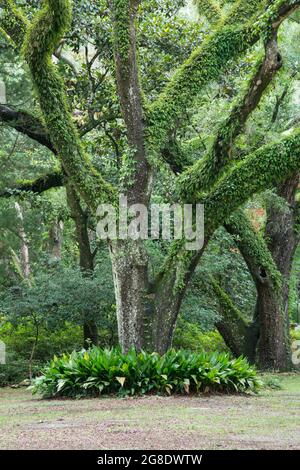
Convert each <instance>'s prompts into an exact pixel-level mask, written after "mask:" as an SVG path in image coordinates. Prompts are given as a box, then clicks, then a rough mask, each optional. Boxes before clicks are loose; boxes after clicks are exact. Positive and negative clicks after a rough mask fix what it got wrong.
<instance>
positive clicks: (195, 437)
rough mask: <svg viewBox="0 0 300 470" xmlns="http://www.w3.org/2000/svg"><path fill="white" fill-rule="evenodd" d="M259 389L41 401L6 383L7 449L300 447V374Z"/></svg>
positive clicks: (2, 439)
mask: <svg viewBox="0 0 300 470" xmlns="http://www.w3.org/2000/svg"><path fill="white" fill-rule="evenodd" d="M280 380H281V382H282V387H283V388H282V390H269V391H264V392H262V393H261V394H260V395H259V396H232V395H231V396H228V395H227V396H200V397H145V398H135V399H131V398H130V399H129V398H127V399H113V398H101V399H88V400H41V399H39V398H36V397H32V396H31V393H30V392H29V391H27V390H24V389H10V388H5V389H0V449H97V450H102V449H145V450H146V449H166V450H169V449H170V450H173V449H201V450H202V449H300V419H299V410H300V375H288V376H283V377H281V378H280Z"/></svg>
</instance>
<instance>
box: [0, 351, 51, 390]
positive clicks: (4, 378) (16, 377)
mask: <svg viewBox="0 0 300 470" xmlns="http://www.w3.org/2000/svg"><path fill="white" fill-rule="evenodd" d="M6 360H7V364H0V387H6V386H7V385H12V384H14V385H15V384H19V383H20V382H22V381H23V380H25V379H29V363H28V361H25V360H24V359H22V358H20V357H18V356H16V354H8V355H7V358H6ZM41 366H42V363H41V362H37V361H35V362H34V363H33V364H32V372H33V374H37V373H38V371H39V370H40V368H41Z"/></svg>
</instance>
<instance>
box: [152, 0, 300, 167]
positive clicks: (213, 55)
mask: <svg viewBox="0 0 300 470" xmlns="http://www.w3.org/2000/svg"><path fill="white" fill-rule="evenodd" d="M298 4H299V0H297V1H296V0H290V1H288V2H286V1H285V0H277V1H275V2H274V4H273V5H272V6H270V7H269V8H268V9H267V10H266V11H265V12H264V13H263V14H261V15H259V18H258V19H257V21H256V22H253V21H251V22H250V21H249V22H247V23H246V24H239V23H238V24H235V25H222V24H221V25H220V26H219V27H218V28H217V30H216V31H215V32H213V33H212V34H211V35H210V36H209V37H208V38H207V39H205V40H204V41H203V43H202V45H201V46H200V47H199V48H198V49H196V50H195V51H194V52H193V53H192V54H191V56H190V57H189V58H188V59H187V61H186V62H184V64H183V65H182V66H181V67H180V68H179V69H178V70H177V71H176V73H175V74H174V76H173V77H172V79H171V80H170V82H169V83H168V85H167V86H166V88H165V89H164V90H163V92H162V93H161V95H160V96H159V97H158V99H157V100H156V101H155V102H154V103H153V104H152V105H151V107H150V109H149V110H148V115H147V118H148V128H147V132H146V135H147V150H148V154H149V158H150V159H151V158H153V157H156V156H157V154H158V152H159V150H160V149H161V148H163V147H164V146H165V143H166V141H167V139H168V133H169V131H170V130H171V129H172V128H173V127H174V126H175V125H176V123H177V122H178V120H179V119H181V118H182V117H183V115H184V111H185V109H186V108H188V107H189V106H192V104H193V101H194V99H195V97H196V96H197V95H198V94H199V92H200V90H201V89H202V88H203V86H204V85H206V84H207V83H209V82H210V81H211V80H213V79H217V78H218V77H219V76H220V74H221V73H222V71H224V69H225V67H226V65H227V64H228V61H229V60H231V59H236V58H237V57H238V56H239V55H240V54H241V53H242V52H244V51H246V50H247V48H248V47H249V46H251V45H253V44H254V43H255V42H256V41H257V40H258V39H259V38H260V37H262V36H268V34H269V31H270V29H272V25H273V24H277V23H278V22H279V23H280V22H281V21H283V18H284V17H285V16H286V15H287V14H289V13H290V12H291V11H293V10H294V9H295V5H298Z"/></svg>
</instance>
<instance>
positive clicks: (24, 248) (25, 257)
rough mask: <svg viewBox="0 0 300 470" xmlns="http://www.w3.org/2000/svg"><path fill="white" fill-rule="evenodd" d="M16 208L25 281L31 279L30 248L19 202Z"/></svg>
mask: <svg viewBox="0 0 300 470" xmlns="http://www.w3.org/2000/svg"><path fill="white" fill-rule="evenodd" d="M15 208H16V212H17V218H18V232H19V237H20V241H21V247H20V258H21V267H22V274H23V277H24V279H29V276H30V261H29V247H28V241H27V237H26V232H25V228H24V217H23V211H22V208H21V206H20V204H19V203H18V202H15Z"/></svg>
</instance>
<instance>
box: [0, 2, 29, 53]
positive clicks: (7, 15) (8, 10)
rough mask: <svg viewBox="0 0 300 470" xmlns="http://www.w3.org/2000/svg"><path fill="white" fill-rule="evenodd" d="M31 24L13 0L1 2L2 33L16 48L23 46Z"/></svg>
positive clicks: (0, 24) (0, 22)
mask: <svg viewBox="0 0 300 470" xmlns="http://www.w3.org/2000/svg"><path fill="white" fill-rule="evenodd" d="M28 25H29V22H28V21H27V19H26V18H25V16H24V15H23V14H22V12H21V10H20V9H19V8H17V7H16V5H15V2H14V1H13V0H0V32H2V33H3V34H4V35H5V36H6V37H7V38H8V39H9V41H10V42H11V43H12V44H13V45H14V47H16V48H20V47H21V46H22V44H23V40H24V37H25V33H26V30H27V28H28Z"/></svg>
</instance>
